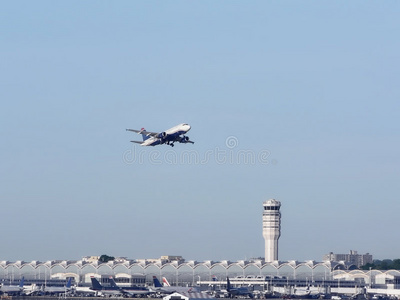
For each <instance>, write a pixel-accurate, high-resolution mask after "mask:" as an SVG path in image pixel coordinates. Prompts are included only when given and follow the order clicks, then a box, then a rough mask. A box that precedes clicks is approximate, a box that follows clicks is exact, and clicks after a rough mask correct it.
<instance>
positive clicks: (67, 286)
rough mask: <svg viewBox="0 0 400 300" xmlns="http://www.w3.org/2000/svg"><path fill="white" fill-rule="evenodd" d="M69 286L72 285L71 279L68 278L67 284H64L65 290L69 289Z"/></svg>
mask: <svg viewBox="0 0 400 300" xmlns="http://www.w3.org/2000/svg"><path fill="white" fill-rule="evenodd" d="M71 284H72V277H70V278H69V279H68V282H67V284H66V286H65V287H66V288H67V289H69V288H70V287H71Z"/></svg>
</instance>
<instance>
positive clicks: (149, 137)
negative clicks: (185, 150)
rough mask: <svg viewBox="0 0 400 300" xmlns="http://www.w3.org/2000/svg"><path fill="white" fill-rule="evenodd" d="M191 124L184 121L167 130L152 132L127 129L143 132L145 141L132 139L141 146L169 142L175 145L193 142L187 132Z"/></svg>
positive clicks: (168, 143)
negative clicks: (176, 143)
mask: <svg viewBox="0 0 400 300" xmlns="http://www.w3.org/2000/svg"><path fill="white" fill-rule="evenodd" d="M190 128H191V127H190V125H189V124H186V123H182V124H179V125H176V126H174V127H172V128H170V129H168V130H166V131H163V132H151V131H146V129H144V128H142V129H140V130H136V129H127V131H133V132H136V133H138V134H141V135H142V137H143V141H142V142H140V141H131V142H132V143H137V144H140V145H141V146H156V145H161V144H167V145H170V146H171V147H173V146H174V143H175V142H178V143H184V144H186V143H191V144H194V142H192V141H191V140H190V139H189V137H188V136H186V135H185V134H186V133H187V132H188V131H189V130H190Z"/></svg>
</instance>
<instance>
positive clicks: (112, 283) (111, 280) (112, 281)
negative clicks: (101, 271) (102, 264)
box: [110, 277, 119, 289]
mask: <svg viewBox="0 0 400 300" xmlns="http://www.w3.org/2000/svg"><path fill="white" fill-rule="evenodd" d="M110 284H111V287H113V288H117V289H119V287H118V285H117V284H116V283H115V281H114V278H112V277H110Z"/></svg>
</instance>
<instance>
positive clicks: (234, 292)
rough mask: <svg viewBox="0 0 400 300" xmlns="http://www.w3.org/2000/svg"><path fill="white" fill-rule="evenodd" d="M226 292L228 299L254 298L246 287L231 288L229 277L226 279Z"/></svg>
mask: <svg viewBox="0 0 400 300" xmlns="http://www.w3.org/2000/svg"><path fill="white" fill-rule="evenodd" d="M226 290H227V292H228V295H229V298H235V297H238V296H245V297H250V298H254V296H253V293H252V292H251V291H250V290H249V289H248V288H247V287H239V288H234V287H232V285H231V282H230V281H229V277H226Z"/></svg>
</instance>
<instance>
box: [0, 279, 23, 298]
mask: <svg viewBox="0 0 400 300" xmlns="http://www.w3.org/2000/svg"><path fill="white" fill-rule="evenodd" d="M24 280H25V279H24V277H22V278H21V280H20V282H19V285H4V283H2V284H1V288H0V292H1V293H4V294H7V295H17V294H20V293H21V292H22V291H23V289H24Z"/></svg>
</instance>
